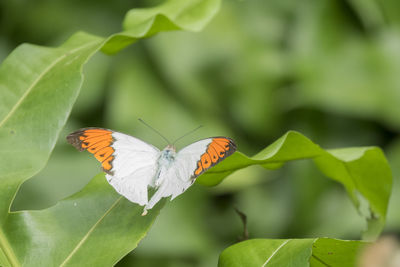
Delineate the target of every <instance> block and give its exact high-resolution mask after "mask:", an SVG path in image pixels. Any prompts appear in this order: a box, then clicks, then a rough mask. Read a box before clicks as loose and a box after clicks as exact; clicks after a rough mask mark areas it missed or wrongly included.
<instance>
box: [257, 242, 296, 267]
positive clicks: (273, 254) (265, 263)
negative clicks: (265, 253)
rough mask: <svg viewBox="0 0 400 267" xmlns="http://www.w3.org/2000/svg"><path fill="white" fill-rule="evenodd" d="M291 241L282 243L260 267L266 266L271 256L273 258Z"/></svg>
mask: <svg viewBox="0 0 400 267" xmlns="http://www.w3.org/2000/svg"><path fill="white" fill-rule="evenodd" d="M290 240H291V239H288V240H286V241H285V242H283V243H282V244H281V245H280V246H279V247H278V248H277V249H275V251H274V252H272V254H271V256H269V258H268V259H267V260H266V261H265V262H264V264H263V265H262V267H264V266H266V265H267V264H268V262H269V261H270V260H271V259H272V257H273V256H275V254H276V253H277V252H278V251H279V250H280V249H281V248H282V247H283V246H284V245H286V244H287V243H288V242H289V241H290Z"/></svg>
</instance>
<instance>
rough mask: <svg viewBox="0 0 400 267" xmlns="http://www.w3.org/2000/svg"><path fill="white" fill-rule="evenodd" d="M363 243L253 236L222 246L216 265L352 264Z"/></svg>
mask: <svg viewBox="0 0 400 267" xmlns="http://www.w3.org/2000/svg"><path fill="white" fill-rule="evenodd" d="M366 244H367V243H365V242H361V241H344V240H337V239H330V238H314V239H311V238H310V239H286V240H285V239H252V240H247V241H243V242H240V243H238V244H235V245H233V246H231V247H229V248H227V249H225V250H224V251H223V252H222V253H221V256H220V258H219V264H218V266H219V267H224V266H232V267H233V266H299V267H301V266H311V267H317V266H342V267H352V266H356V265H357V256H358V254H359V252H360V251H361V249H362V248H363V247H364V246H365V245H366Z"/></svg>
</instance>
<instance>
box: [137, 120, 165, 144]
mask: <svg viewBox="0 0 400 267" xmlns="http://www.w3.org/2000/svg"><path fill="white" fill-rule="evenodd" d="M139 121H140V122H141V123H143V124H144V125H146V126H147V127H149V128H150V129H152V130H153V131H154V132H156V133H157V134H158V135H159V136H161V137H162V138H163V139H164V140H165V141H167V144H171V142H170V141H168V139H167V138H165V136H164V135H162V134H161V133H160V132H159V131H157V130H156V129H154V128H153V127H151V126H150V125H148V124H147V123H145V122H144V121H143V120H142V119H139Z"/></svg>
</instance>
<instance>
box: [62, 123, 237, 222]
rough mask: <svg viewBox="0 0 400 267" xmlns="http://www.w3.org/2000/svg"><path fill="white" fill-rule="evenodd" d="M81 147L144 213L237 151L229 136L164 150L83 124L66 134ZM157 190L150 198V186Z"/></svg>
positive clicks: (110, 180)
mask: <svg viewBox="0 0 400 267" xmlns="http://www.w3.org/2000/svg"><path fill="white" fill-rule="evenodd" d="M67 141H68V142H69V143H70V144H72V145H73V146H74V147H76V148H77V149H78V150H79V151H84V150H87V151H88V152H90V153H92V154H93V155H94V156H95V158H96V159H97V160H98V161H100V162H101V166H102V170H103V171H104V172H105V173H106V179H107V181H108V183H109V184H110V185H111V186H112V187H114V189H115V190H116V191H117V192H118V193H119V194H120V195H122V196H124V197H125V198H127V199H128V200H130V201H131V202H134V203H137V204H139V205H141V206H144V211H143V214H142V215H146V214H147V210H149V209H151V208H153V207H154V205H155V204H157V202H159V201H160V200H161V199H162V198H165V197H169V196H171V200H172V199H174V198H176V197H177V196H179V195H180V194H182V193H183V192H185V190H186V189H188V188H189V187H190V186H191V185H192V184H193V183H194V181H195V180H196V178H197V177H198V176H200V175H201V174H203V173H204V172H205V171H207V170H208V169H210V168H211V167H213V166H214V165H216V164H218V163H219V162H221V161H222V160H223V159H225V158H226V157H228V156H230V155H232V154H233V153H234V152H235V151H236V144H235V143H234V141H233V140H232V139H230V138H228V137H210V138H206V139H203V140H200V141H197V142H194V143H192V144H190V145H188V146H186V147H184V148H183V149H181V150H180V151H179V152H176V149H175V147H174V146H173V145H167V146H166V147H165V148H164V149H163V150H161V151H160V150H159V149H158V148H156V147H154V146H153V145H150V144H148V143H146V142H144V141H142V140H139V139H138V138H135V137H133V136H130V135H126V134H123V133H119V132H115V131H113V130H108V129H103V128H82V129H79V130H77V131H75V132H73V133H71V134H69V135H68V136H67ZM149 187H151V188H155V189H156V191H155V192H154V194H153V195H152V196H151V198H150V199H149V197H148V188H149Z"/></svg>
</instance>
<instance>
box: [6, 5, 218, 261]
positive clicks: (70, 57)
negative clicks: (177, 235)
mask: <svg viewBox="0 0 400 267" xmlns="http://www.w3.org/2000/svg"><path fill="white" fill-rule="evenodd" d="M180 2H181V1H170V2H169V3H168V4H167V5H164V6H160V8H159V10H158V8H157V7H155V8H153V12H154V13H152V15H151V16H153V17H155V16H157V14H158V13H159V12H161V11H163V8H164V7H165V6H168V7H169V8H172V10H171V11H170V12H169V13H168V14H166V17H165V18H164V21H165V20H168V19H169V17H168V15H169V16H175V17H178V18H180V16H178V15H179V14H181V10H180V9H176V8H175V9H174V7H176V6H179V3H180ZM204 3H214V5H213V7H214V8H210V9H207V10H206V12H200V13H198V12H194V13H193V12H191V8H197V5H193V6H191V5H190V4H189V5H188V4H187V3H186V4H185V6H186V9H185V10H184V12H187V13H186V15H187V18H188V19H186V20H184V21H180V22H179V23H180V24H183V25H185V23H188V26H187V28H190V27H193V22H192V21H193V20H192V19H189V18H190V17H191V13H193V17H194V20H199V21H201V19H205V20H206V21H207V20H208V19H209V18H210V17H212V15H213V14H215V11H216V10H217V9H218V4H217V3H218V1H205V2H204ZM151 16H147V17H145V18H142V19H143V20H144V21H142V23H141V22H140V20H136V22H135V23H131V24H129V26H127V31H128V33H121V34H119V35H114V36H113V37H111V39H110V41H109V42H108V41H107V39H103V38H100V37H97V36H93V35H89V34H86V33H77V34H75V35H73V36H72V37H71V38H70V39H69V40H68V41H67V42H66V43H65V44H63V45H62V46H60V47H58V48H44V47H37V46H33V45H22V46H20V47H18V48H17V49H16V50H15V51H14V52H13V53H12V54H11V55H10V56H9V57H8V58H7V59H6V60H5V61H4V62H3V64H2V66H1V69H0V82H1V84H0V88H1V90H0V94H1V97H0V98H1V101H2V102H1V110H0V112H1V113H0V118H1V120H0V136H1V138H0V145H1V146H2V147H3V149H2V150H1V152H0V153H1V154H0V162H1V165H0V191H1V192H3V193H2V194H1V204H0V213H1V217H0V225H1V226H2V227H1V228H0V248H1V251H2V253H1V258H0V259H1V260H2V261H1V262H0V263H1V265H4V266H20V265H29V266H32V265H33V266H40V265H46V264H48V263H51V264H53V265H59V264H60V265H61V266H67V265H74V264H77V263H79V264H89V265H90V264H93V265H99V264H101V265H112V264H115V263H116V262H117V261H118V260H119V259H121V257H122V256H124V255H125V254H126V253H128V252H129V251H131V250H132V249H133V248H135V247H136V245H137V243H138V241H139V240H140V239H142V238H143V236H144V234H145V233H146V232H147V230H148V228H149V227H150V225H151V224H152V222H153V221H154V219H155V217H156V216H157V209H156V210H154V211H152V213H151V214H150V215H149V216H146V217H144V218H141V216H140V214H141V212H142V209H141V208H140V207H138V206H136V205H133V204H132V203H129V201H127V200H126V199H123V198H122V197H120V196H118V195H117V194H116V193H115V192H114V191H113V190H111V189H110V187H109V186H108V185H107V184H106V182H105V181H104V179H102V180H100V179H101V178H102V177H103V176H99V177H98V178H97V179H96V178H95V179H93V180H92V182H91V183H90V184H88V185H87V186H86V187H85V188H84V189H83V190H82V191H81V192H80V193H78V194H76V195H73V196H72V197H70V198H67V199H65V200H63V201H61V202H60V203H59V204H57V205H56V206H54V207H51V208H49V209H45V210H42V211H21V212H11V213H10V212H9V210H10V206H11V204H12V201H13V198H14V197H15V194H16V192H17V190H18V188H19V187H20V185H21V184H22V182H23V181H25V180H26V179H29V178H30V177H32V176H33V175H34V174H35V173H37V172H38V171H39V170H40V169H42V168H43V167H44V165H45V163H46V162H47V160H48V157H49V155H50V153H51V151H52V150H53V148H54V145H55V142H56V140H57V137H58V135H59V133H60V131H61V129H62V127H63V126H64V125H65V122H66V120H67V118H68V115H69V114H70V112H71V109H72V106H73V104H74V102H75V100H76V98H77V95H78V93H79V89H80V87H81V85H82V81H83V75H82V68H83V65H84V64H85V63H86V62H87V60H88V59H89V58H90V57H91V56H92V55H93V54H94V53H95V52H96V51H98V50H99V49H101V48H102V47H103V48H104V47H105V51H110V49H113V52H114V51H118V50H120V49H122V48H123V47H124V46H125V45H126V38H129V40H130V43H132V42H133V41H135V40H136V39H137V38H141V37H146V36H148V35H151V34H155V33H157V32H159V31H161V30H164V31H165V30H173V29H178V28H177V27H175V26H167V27H160V25H159V23H157V21H158V20H157V19H156V20H155V22H154V23H153V21H151V23H147V21H148V20H149V19H150V20H151V18H152V17H151ZM199 16H200V17H199ZM201 16H204V17H205V18H202V17H201ZM173 19H174V18H172V20H173ZM127 21H128V22H129V21H131V19H129V18H127ZM143 22H146V27H145V28H144V29H143V28H141V27H142V25H143ZM162 25H164V24H162ZM169 25H173V23H170V24H169ZM164 26H165V25H164ZM198 27H199V25H197V28H196V27H195V28H196V29H198ZM138 29H139V30H138ZM149 33H150V34H149ZM116 36H123V37H124V38H125V39H118V40H116V39H115V38H116ZM159 206H160V205H159ZM133 221H134V222H135V223H134V224H133V223H132V222H133ZM127 226H129V227H130V229H131V230H130V231H129V232H127V231H126V230H127V228H126V227H127ZM112 229H114V230H112ZM44 230H45V232H43V231H44ZM118 231H120V233H119V234H118ZM118 236H119V237H118ZM112 240H114V241H112ZM47 244H52V245H51V246H47ZM99 244H103V245H102V247H103V249H102V250H101V249H100V250H99ZM95 254H97V255H98V256H97V257H88V256H87V255H95Z"/></svg>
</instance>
